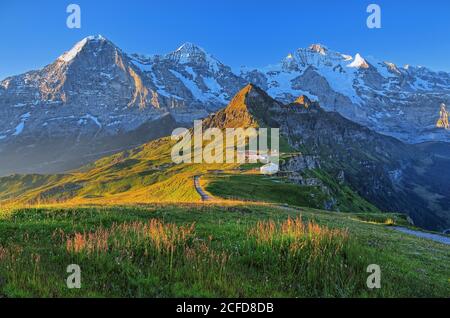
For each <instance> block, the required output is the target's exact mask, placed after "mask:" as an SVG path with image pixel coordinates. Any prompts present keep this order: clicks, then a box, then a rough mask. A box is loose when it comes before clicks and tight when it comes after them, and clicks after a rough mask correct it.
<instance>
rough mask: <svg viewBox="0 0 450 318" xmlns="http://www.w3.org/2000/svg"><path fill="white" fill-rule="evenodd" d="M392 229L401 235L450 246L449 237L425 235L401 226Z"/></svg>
mask: <svg viewBox="0 0 450 318" xmlns="http://www.w3.org/2000/svg"><path fill="white" fill-rule="evenodd" d="M393 229H395V230H397V231H400V232H402V233H406V234H411V235H414V236H416V237H421V238H424V239H429V240H432V241H435V242H439V243H443V244H447V245H450V237H448V236H443V235H439V234H432V233H426V232H421V231H414V230H410V229H407V228H406V227H401V226H395V227H393Z"/></svg>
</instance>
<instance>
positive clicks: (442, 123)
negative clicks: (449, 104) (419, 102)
mask: <svg viewBox="0 0 450 318" xmlns="http://www.w3.org/2000/svg"><path fill="white" fill-rule="evenodd" d="M436 127H437V128H444V129H449V128H450V125H449V123H448V112H447V110H446V109H445V104H441V110H440V112H439V119H438V121H437V123H436Z"/></svg>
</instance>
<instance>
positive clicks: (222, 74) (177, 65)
mask: <svg viewBox="0 0 450 318" xmlns="http://www.w3.org/2000/svg"><path fill="white" fill-rule="evenodd" d="M131 57H132V59H133V63H135V65H136V66H138V67H139V68H140V69H141V70H142V71H143V72H144V73H145V74H146V75H147V76H148V78H149V79H150V80H151V81H152V82H153V83H154V84H155V86H156V92H157V93H158V96H160V97H164V98H165V99H166V100H168V104H167V103H166V104H165V105H164V107H166V108H168V109H175V110H174V111H172V113H173V115H174V116H175V117H176V118H177V119H181V120H182V119H183V115H187V117H188V119H189V120H188V121H191V120H192V119H193V118H199V117H204V116H206V115H207V114H208V113H209V112H211V111H215V110H217V109H219V108H220V107H222V106H223V105H225V104H226V103H227V102H228V101H229V100H230V99H231V97H232V96H234V94H235V93H236V92H237V91H238V90H239V89H240V88H241V87H243V86H244V85H245V84H246V81H245V80H244V79H242V78H241V77H239V76H237V75H236V74H234V73H233V72H232V70H231V68H230V67H228V66H226V65H224V64H222V63H221V62H220V61H219V60H217V59H216V58H214V57H213V56H212V55H210V54H208V53H207V52H205V51H204V50H203V49H202V48H200V47H198V46H196V45H194V44H192V43H185V44H183V45H182V46H181V47H179V48H178V49H177V50H175V51H173V52H171V53H169V54H166V55H155V56H149V57H146V56H141V55H138V54H133V55H132V56H131ZM184 110H186V111H187V112H185V111H184ZM195 111H197V112H200V113H198V114H194V117H193V116H192V115H193V112H195Z"/></svg>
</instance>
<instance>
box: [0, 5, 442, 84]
mask: <svg viewBox="0 0 450 318" xmlns="http://www.w3.org/2000/svg"><path fill="white" fill-rule="evenodd" d="M70 3H76V4H79V5H80V6H81V10H82V17H81V18H82V28H81V29H79V30H74V29H68V28H67V27H66V18H67V16H68V14H67V13H66V7H67V5H68V4H70ZM370 3H377V4H379V5H380V6H381V9H382V28H381V29H368V28H367V26H366V19H367V16H368V13H366V7H367V6H368V4H370ZM449 16H450V1H448V0H427V1H412V0H410V1H406V0H395V1H392V0H383V1H381V0H369V1H365V0H346V1H335V0H328V1H325V0H324V1H320V0H311V1H309V0H290V1H285V0H277V1H275V0H170V1H167V0H127V1H120V0H109V1H106V0H95V1H93V0H86V1H85V0H70V1H64V0H40V1H35V0H1V1H0V35H1V37H0V38H1V42H2V45H1V48H0V61H1V62H0V78H4V77H6V76H9V75H13V74H18V73H21V72H25V71H27V70H31V69H37V68H40V67H42V66H44V65H46V64H49V63H51V62H52V61H53V60H54V59H55V58H56V57H57V56H59V55H60V54H61V53H63V52H64V51H66V50H68V49H70V48H71V46H72V45H73V44H74V43H75V42H77V41H78V40H80V39H82V38H83V37H85V36H87V35H91V34H102V35H104V36H106V37H107V38H109V39H110V40H112V41H113V42H114V43H116V44H117V45H118V46H119V47H121V48H122V49H123V50H125V51H126V52H129V53H132V52H139V53H145V54H154V53H165V52H169V51H172V50H174V49H176V48H177V47H178V46H180V45H181V44H182V43H183V42H187V41H188V42H193V43H196V44H198V45H199V46H201V47H203V48H205V49H206V50H207V51H208V52H210V53H212V54H213V55H214V56H216V57H217V58H219V59H220V60H221V61H222V62H224V63H225V64H228V65H231V66H233V67H238V66H240V65H249V66H263V65H266V64H271V63H276V62H277V61H279V60H280V59H282V58H283V57H284V56H285V55H286V54H288V53H289V52H290V51H293V50H294V49H296V48H298V47H306V46H309V45H310V44H312V43H322V44H324V45H326V46H328V47H329V48H330V49H333V50H336V51H340V52H342V53H347V54H351V55H354V54H355V53H361V54H362V55H363V56H364V55H366V56H367V55H372V56H375V57H378V58H380V59H383V60H388V61H392V62H394V63H397V64H400V65H403V64H412V65H424V66H428V67H430V68H432V69H434V70H444V71H449V72H450V58H449V56H450V54H449V53H450V18H449Z"/></svg>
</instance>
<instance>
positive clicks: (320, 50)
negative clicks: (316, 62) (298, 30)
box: [309, 44, 328, 55]
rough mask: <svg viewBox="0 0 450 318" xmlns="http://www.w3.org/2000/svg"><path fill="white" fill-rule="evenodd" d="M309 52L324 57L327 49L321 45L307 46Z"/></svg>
mask: <svg viewBox="0 0 450 318" xmlns="http://www.w3.org/2000/svg"><path fill="white" fill-rule="evenodd" d="M309 50H310V51H312V52H316V53H319V54H322V55H326V54H327V51H328V48H327V47H326V46H324V45H322V44H311V45H310V46H309Z"/></svg>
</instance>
